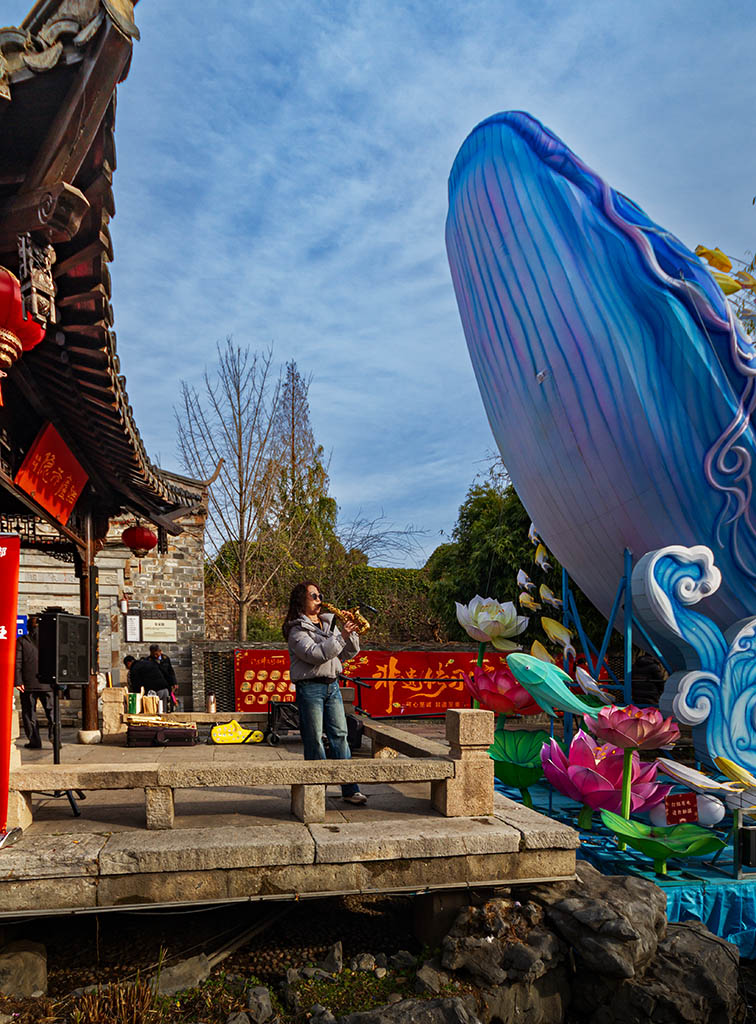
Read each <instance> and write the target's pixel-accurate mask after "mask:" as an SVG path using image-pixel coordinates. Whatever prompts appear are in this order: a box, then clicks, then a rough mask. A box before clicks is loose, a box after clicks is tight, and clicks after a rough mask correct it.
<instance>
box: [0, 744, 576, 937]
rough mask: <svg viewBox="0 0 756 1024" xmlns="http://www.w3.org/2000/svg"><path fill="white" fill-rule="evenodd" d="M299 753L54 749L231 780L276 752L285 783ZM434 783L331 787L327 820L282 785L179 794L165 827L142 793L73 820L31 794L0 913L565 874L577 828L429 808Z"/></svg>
mask: <svg viewBox="0 0 756 1024" xmlns="http://www.w3.org/2000/svg"><path fill="white" fill-rule="evenodd" d="M71 736H73V734H71ZM421 745H422V744H421ZM410 746H411V743H410ZM415 753H417V751H415ZM22 754H23V763H24V765H33V764H38V765H40V766H41V765H43V764H49V763H50V762H51V760H52V751H51V750H50V748H48V747H46V748H45V749H43V750H41V751H26V750H23V751H22ZM301 756H302V755H301V748H300V746H299V744H298V743H297V742H295V741H293V740H285V741H284V742H282V743H281V744H280V745H279V746H277V747H276V748H273V749H271V748H270V747H268V746H266V745H259V746H249V745H244V746H209V745H204V744H203V745H199V746H195V747H188V748H175V747H174V748H146V749H129V748H125V747H115V746H105V745H100V746H79V745H76V744H74V743H66V744H65V745H64V747H63V750H62V761H63V763H64V764H69V765H72V766H73V765H81V766H82V768H84V767H85V766H87V767H88V766H94V765H99V766H100V767H102V768H106V767H107V766H108V765H112V766H114V765H120V766H124V767H125V766H133V767H134V768H138V767H139V766H140V765H145V766H146V765H147V764H150V765H152V764H155V763H157V764H158V765H161V764H162V765H163V766H164V767H168V766H169V765H174V764H183V765H186V766H187V767H188V766H192V765H193V766H195V767H197V768H199V767H200V766H212V765H215V766H218V767H220V768H224V769H229V772H228V773H227V772H226V771H223V772H222V773H221V774H222V776H223V777H224V778H226V776H228V779H229V780H231V779H233V768H234V766H236V767H238V768H239V769H242V768H243V767H248V766H249V765H250V764H253V763H254V761H255V759H260V760H264V761H267V762H269V761H271V759H278V760H279V761H280V762H281V769H282V771H281V775H282V779H283V777H284V776H285V775H286V771H285V769H286V764H285V762H286V761H291V760H297V761H300V760H301ZM398 756H401V755H398ZM360 760H362V758H360ZM85 774H86V772H82V777H83V776H84V775H85ZM240 774H243V772H240ZM430 786H431V783H430V782H398V783H393V784H388V783H381V784H375V785H369V786H365V787H363V788H364V791H365V793H366V794H367V795H368V797H369V800H368V804H367V805H366V806H364V807H352V806H350V805H348V804H345V803H344V802H342V801H341V799H340V794H339V790H338V787H336V788H331V789H330V790H329V791H328V795H327V799H326V811H325V816H324V820H323V821H322V822H318V823H313V824H305V823H303V822H300V821H295V820H293V819H292V817H291V805H290V793H289V789H288V788H286V787H285V786H282V785H275V784H271V785H266V786H260V787H257V788H255V789H254V790H250V789H245V788H241V787H235V786H233V785H223V786H220V787H214V788H212V789H204V788H201V789H197V788H194V789H176V790H175V820H174V827H173V828H172V829H171V830H166V831H152V832H151V831H147V830H146V829H145V827H144V826H145V817H144V815H145V809H144V792H143V791H142V790H132V789H124V790H105V791H96V792H91V793H88V794H87V797H86V799H85V800H83V801H80V803H79V807H80V810H81V817H79V818H75V817H73V815H72V812H71V808H70V806H69V803H68V801H67V800H66V798H65V797H62V798H54V797H53V796H52V795H43V794H35V795H34V798H33V804H34V813H33V822H32V824H31V825H30V826H29V828H28V829H27V830H26V832H25V833H24V835H23V838H22V839H21V840H20V841H19V842H18V843H16V844H15V845H13V846H10V847H8V848H6V849H3V850H0V877H1V878H2V881H0V917H3V916H5V917H8V916H17V915H18V914H20V913H21V914H23V913H30V912H37V913H54V912H56V911H60V912H65V911H70V910H79V911H94V910H97V909H105V908H116V907H122V908H126V907H129V906H140V905H145V904H151V905H175V904H177V903H188V904H196V903H202V902H225V901H231V900H234V901H235V900H260V899H296V898H304V897H307V896H315V895H329V894H335V893H360V892H362V893H366V892H397V891H406V892H428V891H434V890H444V889H455V888H456V889H464V888H468V887H480V888H486V887H494V886H501V885H506V884H513V883H518V882H522V883H524V882H532V881H534V880H543V881H546V880H555V879H564V878H570V877H572V876H573V875H574V871H575V849H576V847H577V845H578V841H579V840H578V835H577V833H576V832H574V831H573V830H572V829H570V828H568V827H566V826H564V825H561V824H559V823H557V822H554V821H552V820H551V819H549V818H546V817H545V816H543V815H541V814H538V813H536V812H534V811H530V810H528V809H527V808H524V807H522V806H521V805H520V804H516V803H514V802H512V801H510V800H507V799H506V798H504V797H501V796H499V795H496V797H495V801H494V807H493V814H487V815H481V816H478V817H444V816H442V815H441V814H439V813H436V812H435V811H433V810H432V809H431V807H430V801H429V798H430Z"/></svg>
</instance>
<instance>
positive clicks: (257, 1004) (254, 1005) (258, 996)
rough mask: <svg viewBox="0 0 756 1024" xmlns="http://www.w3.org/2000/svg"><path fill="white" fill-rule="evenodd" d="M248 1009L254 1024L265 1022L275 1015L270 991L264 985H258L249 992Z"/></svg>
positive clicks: (263, 1023)
mask: <svg viewBox="0 0 756 1024" xmlns="http://www.w3.org/2000/svg"><path fill="white" fill-rule="evenodd" d="M247 1011H248V1014H249V1019H250V1020H251V1021H252V1024H265V1021H266V1020H270V1018H271V1017H272V1016H273V1005H272V1003H271V1001H270V992H269V991H268V989H267V988H266V987H265V986H264V985H257V986H255V988H252V989H250V990H249V992H247Z"/></svg>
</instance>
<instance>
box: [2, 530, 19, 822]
mask: <svg viewBox="0 0 756 1024" xmlns="http://www.w3.org/2000/svg"><path fill="white" fill-rule="evenodd" d="M20 548H21V540H20V538H19V537H18V535H17V534H8V533H0V830H2V831H3V832H4V831H5V829H6V826H7V824H8V787H9V784H10V752H11V751H10V748H11V722H12V716H13V678H14V675H15V668H16V614H17V612H18V562H19V551H20Z"/></svg>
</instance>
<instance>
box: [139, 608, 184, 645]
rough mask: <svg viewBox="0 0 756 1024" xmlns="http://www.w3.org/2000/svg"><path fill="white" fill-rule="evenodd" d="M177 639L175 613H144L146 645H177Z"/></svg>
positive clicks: (143, 637) (143, 625) (143, 635)
mask: <svg viewBox="0 0 756 1024" xmlns="http://www.w3.org/2000/svg"><path fill="white" fill-rule="evenodd" d="M177 639H178V636H177V623H176V613H175V612H151V611H143V612H142V640H143V641H144V642H145V643H164V644H175V643H176V641H177Z"/></svg>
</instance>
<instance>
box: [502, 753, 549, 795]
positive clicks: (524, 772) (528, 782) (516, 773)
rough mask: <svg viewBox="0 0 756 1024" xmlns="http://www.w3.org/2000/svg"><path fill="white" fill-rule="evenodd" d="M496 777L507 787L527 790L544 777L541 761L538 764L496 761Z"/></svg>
mask: <svg viewBox="0 0 756 1024" xmlns="http://www.w3.org/2000/svg"><path fill="white" fill-rule="evenodd" d="M494 775H495V776H496V778H497V779H498V780H499V782H502V783H503V784H504V785H505V786H510V787H512V788H514V789H527V788H528V786H532V785H533V783H535V782H538V780H539V779H540V778H541V776H542V775H543V768H542V766H541V759H540V758H539V759H538V764H534V765H523V764H514V763H513V762H512V761H494Z"/></svg>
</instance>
